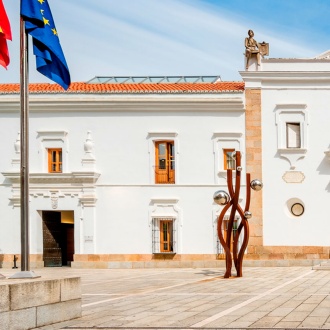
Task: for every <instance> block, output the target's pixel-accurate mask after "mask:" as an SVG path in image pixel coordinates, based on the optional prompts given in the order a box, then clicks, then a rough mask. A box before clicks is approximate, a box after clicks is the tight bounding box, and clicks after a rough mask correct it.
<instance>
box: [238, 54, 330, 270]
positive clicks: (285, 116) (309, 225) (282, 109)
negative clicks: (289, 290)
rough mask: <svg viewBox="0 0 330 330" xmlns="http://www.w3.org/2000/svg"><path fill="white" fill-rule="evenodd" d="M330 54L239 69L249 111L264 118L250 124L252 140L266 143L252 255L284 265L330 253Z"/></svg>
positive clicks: (261, 157)
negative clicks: (254, 126)
mask: <svg viewBox="0 0 330 330" xmlns="http://www.w3.org/2000/svg"><path fill="white" fill-rule="evenodd" d="M329 55H330V52H326V53H323V54H321V55H320V56H317V57H316V58H310V59H272V58H269V59H263V60H262V63H261V66H259V67H258V66H257V65H256V63H255V62H254V63H251V65H250V67H249V69H248V70H247V71H244V72H241V75H242V78H243V80H244V82H245V94H246V116H247V117H250V118H251V117H254V119H253V120H256V119H258V120H259V122H260V127H261V129H260V130H253V129H252V128H251V127H249V124H248V123H247V131H248V130H249V131H250V132H251V131H253V133H255V134H253V136H251V134H250V135H249V134H248V133H247V139H250V140H251V139H252V140H253V142H254V143H256V144H257V143H258V142H259V143H260V145H261V150H258V159H257V162H259V161H260V165H261V168H262V175H263V181H264V189H263V203H262V204H261V205H262V209H263V215H262V219H261V218H259V219H257V221H256V223H255V226H256V228H258V230H259V232H260V229H261V232H262V237H260V239H259V241H258V242H255V249H254V251H251V249H250V251H249V252H251V253H253V254H254V255H250V257H251V258H254V259H262V260H265V259H282V260H283V259H284V261H283V262H282V263H283V264H293V263H294V262H292V261H293V260H295V261H296V262H299V263H305V264H307V263H309V261H310V260H313V259H314V262H316V261H315V259H325V258H329V255H330V248H329V247H330V235H329V233H330V222H329V208H328V205H329V204H328V203H329V201H330V195H329V192H330V188H329V187H330V185H329V180H330V159H329V147H330V144H329V140H328V124H329V122H330V102H329V100H330V84H329V83H330V56H329ZM251 95H252V96H254V99H253V98H251ZM255 95H258V98H256V97H255ZM246 144H247V146H248V147H250V146H251V144H250V143H249V142H246ZM248 154H251V152H249V151H247V155H248ZM297 260H298V261H297ZM312 262H313V261H312Z"/></svg>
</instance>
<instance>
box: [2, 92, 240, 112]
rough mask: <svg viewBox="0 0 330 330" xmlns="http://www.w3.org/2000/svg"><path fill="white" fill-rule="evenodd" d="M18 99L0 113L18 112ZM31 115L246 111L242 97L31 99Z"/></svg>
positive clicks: (6, 100)
mask: <svg viewBox="0 0 330 330" xmlns="http://www.w3.org/2000/svg"><path fill="white" fill-rule="evenodd" d="M19 110H20V105H19V100H18V98H3V99H1V100H0V112H17V113H18V112H19ZM29 110H30V112H53V111H56V112H68V111H70V112H71V111H73V112H96V111H98V112H100V111H101V112H103V111H105V112H112V111H120V112H122V111H134V112H135V111H144V112H145V111H196V110H200V111H203V112H204V111H244V102H243V94H241V96H238V97H228V98H213V97H211V98H205V97H200V98H171V97H169V98H158V99H157V98H150V99H146V98H145V99H141V98H117V99H115V98H112V99H110V98H109V99H104V98H101V97H100V98H97V99H95V97H94V98H93V99H92V100H91V99H90V98H88V97H86V98H80V99H79V100H77V99H75V98H72V99H54V98H52V97H49V98H47V99H45V98H42V99H38V98H35V99H33V98H32V97H31V98H30V103H29Z"/></svg>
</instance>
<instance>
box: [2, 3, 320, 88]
mask: <svg viewBox="0 0 330 330" xmlns="http://www.w3.org/2000/svg"><path fill="white" fill-rule="evenodd" d="M49 2H50V5H51V8H52V11H53V15H54V19H55V23H56V26H57V29H58V31H59V34H60V40H61V44H62V47H63V50H64V54H65V56H66V59H67V62H68V65H69V68H70V72H71V76H72V80H73V81H87V80H89V79H90V78H92V77H94V76H95V75H203V74H205V75H221V76H222V78H223V80H240V76H239V74H238V71H239V70H241V69H243V62H244V57H243V52H244V38H245V36H246V34H247V30H248V29H249V28H253V29H254V30H255V32H256V39H257V40H259V41H263V40H265V41H266V42H269V43H270V50H271V54H270V55H271V57H309V56H314V55H316V54H317V53H318V52H316V54H315V52H312V51H311V50H310V49H309V48H308V46H304V45H294V42H292V41H291V40H288V39H286V36H285V35H284V36H283V35H280V33H279V31H276V30H271V29H270V28H268V29H267V28H265V26H267V25H266V24H265V25H264V26H262V25H260V20H259V21H258V22H259V23H258V24H256V23H255V22H256V21H255V20H253V17H248V16H246V17H245V16H244V17H242V16H239V15H237V14H235V12H233V13H231V12H229V11H224V10H221V11H220V10H219V8H218V7H216V6H212V5H209V4H207V3H205V2H203V1H199V0H189V1H181V0H162V1H156V0H121V1H118V0H98V1H90V0H75V1H74V0H71V1H70V2H68V1H66V0H57V1H49ZM4 4H5V6H6V8H7V12H8V15H9V17H10V20H11V22H12V28H13V35H14V42H13V43H12V44H10V54H11V65H10V66H9V69H8V71H7V72H6V71H5V70H2V71H1V73H0V82H18V81H19V41H18V39H19V32H18V20H19V18H18V1H17V2H15V3H14V2H12V1H10V0H7V1H6V0H5V1H4ZM259 31H263V32H262V33H260V32H259ZM320 52H322V50H321V51H320ZM34 61H35V59H34V56H33V55H32V52H30V66H31V69H30V81H32V82H43V81H45V82H49V80H47V79H46V78H44V77H43V76H42V75H40V74H39V73H38V72H36V71H35V68H34ZM3 71H5V72H3Z"/></svg>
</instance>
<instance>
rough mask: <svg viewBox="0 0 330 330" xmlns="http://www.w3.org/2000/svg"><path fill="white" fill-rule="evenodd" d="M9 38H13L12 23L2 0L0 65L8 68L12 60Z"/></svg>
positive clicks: (0, 2) (0, 4)
mask: <svg viewBox="0 0 330 330" xmlns="http://www.w3.org/2000/svg"><path fill="white" fill-rule="evenodd" d="M7 39H8V40H11V29H10V23H9V20H8V16H7V13H6V10H5V7H4V6H3V3H2V0H0V65H2V66H3V67H5V68H6V69H7V65H8V64H9V61H10V59H9V52H8V46H7Z"/></svg>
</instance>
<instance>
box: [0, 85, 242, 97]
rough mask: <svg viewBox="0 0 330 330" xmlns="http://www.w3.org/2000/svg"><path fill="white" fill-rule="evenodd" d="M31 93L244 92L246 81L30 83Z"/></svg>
mask: <svg viewBox="0 0 330 330" xmlns="http://www.w3.org/2000/svg"><path fill="white" fill-rule="evenodd" d="M29 91H30V93H31V94H41V93H45V94H57V93H65V94H67V93H69V94H70V93H78V94H108V93H109V94H130V93H134V94H140V93H141V94H159V93H161V94H162V93H164V94H173V93H174V94H180V93H198V94H200V93H202V94H207V93H212V94H214V93H224V92H243V91H244V82H216V83H194V84H192V83H177V84H171V83H164V84H161V83H159V84H153V83H150V84H88V83H84V82H74V83H72V84H71V86H70V88H69V89H68V90H67V91H65V90H63V89H62V87H60V86H59V85H57V84H47V83H40V84H38V83H37V84H30V86H29ZM19 92H20V84H0V94H18V93H19Z"/></svg>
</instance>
